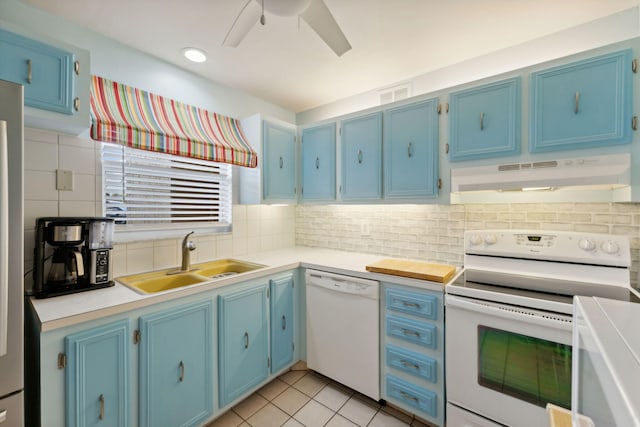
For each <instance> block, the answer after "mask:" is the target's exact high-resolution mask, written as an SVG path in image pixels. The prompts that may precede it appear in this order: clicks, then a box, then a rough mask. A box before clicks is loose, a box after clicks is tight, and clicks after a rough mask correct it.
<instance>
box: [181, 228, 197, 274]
mask: <svg viewBox="0 0 640 427" xmlns="http://www.w3.org/2000/svg"><path fill="white" fill-rule="evenodd" d="M192 234H193V231H192V232H191V233H188V234H187V235H186V236H184V239H182V264H181V266H180V271H189V270H191V251H192V250H194V249H195V248H196V243H195V242H194V241H193V240H189V236H191V235H192Z"/></svg>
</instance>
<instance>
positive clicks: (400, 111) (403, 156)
mask: <svg viewBox="0 0 640 427" xmlns="http://www.w3.org/2000/svg"><path fill="white" fill-rule="evenodd" d="M437 106H438V100H437V98H432V99H429V100H426V101H422V102H418V103H415V104H410V105H405V106H402V107H396V108H392V109H389V110H386V111H385V112H384V173H385V179H384V193H385V198H387V199H394V198H395V199H398V198H400V199H402V198H418V197H437V195H438V111H437Z"/></svg>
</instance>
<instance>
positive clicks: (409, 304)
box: [402, 301, 420, 308]
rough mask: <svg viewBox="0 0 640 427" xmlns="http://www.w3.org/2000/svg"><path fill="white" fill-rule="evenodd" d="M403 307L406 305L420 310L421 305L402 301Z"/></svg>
mask: <svg viewBox="0 0 640 427" xmlns="http://www.w3.org/2000/svg"><path fill="white" fill-rule="evenodd" d="M402 305H404V306H406V307H413V308H420V304H418V303H415V302H409V301H402Z"/></svg>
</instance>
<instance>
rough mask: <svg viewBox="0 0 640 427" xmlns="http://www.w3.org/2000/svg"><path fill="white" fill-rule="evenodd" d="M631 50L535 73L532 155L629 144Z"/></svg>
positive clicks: (532, 83)
mask: <svg viewBox="0 0 640 427" xmlns="http://www.w3.org/2000/svg"><path fill="white" fill-rule="evenodd" d="M631 74H632V72H631V50H630V49H628V50H624V51H620V52H614V53H611V54H607V55H602V56H598V57H595V58H591V59H587V60H584V61H579V62H574V63H571V64H568V65H563V66H559V67H554V68H550V69H546V70H542V71H537V72H534V73H531V96H530V107H529V115H530V118H529V151H530V152H532V153H535V152H544V151H556V150H569V149H576V148H589V147H598V146H605V145H615V144H626V143H630V142H631V116H632V111H631V110H632V108H631V94H632V87H631V86H632V82H631Z"/></svg>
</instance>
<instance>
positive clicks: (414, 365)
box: [400, 360, 420, 371]
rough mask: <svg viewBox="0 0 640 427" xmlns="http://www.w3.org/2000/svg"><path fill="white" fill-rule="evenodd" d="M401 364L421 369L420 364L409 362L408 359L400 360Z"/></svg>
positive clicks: (417, 369)
mask: <svg viewBox="0 0 640 427" xmlns="http://www.w3.org/2000/svg"><path fill="white" fill-rule="evenodd" d="M400 364H401V365H402V366H404V367H405V368H413V369H415V370H416V371H419V370H420V366H419V365H416V364H415V363H411V362H408V361H406V360H401V361H400Z"/></svg>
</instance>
